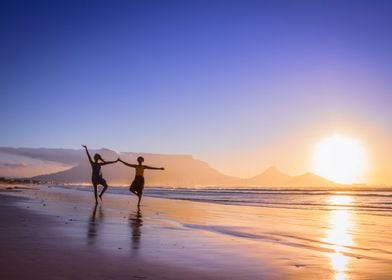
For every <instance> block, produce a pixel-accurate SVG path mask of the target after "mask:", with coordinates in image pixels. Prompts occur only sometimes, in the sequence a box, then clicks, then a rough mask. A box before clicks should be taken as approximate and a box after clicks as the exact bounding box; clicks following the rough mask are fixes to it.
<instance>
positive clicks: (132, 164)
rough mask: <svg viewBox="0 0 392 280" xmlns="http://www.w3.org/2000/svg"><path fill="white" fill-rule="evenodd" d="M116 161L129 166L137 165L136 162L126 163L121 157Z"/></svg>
mask: <svg viewBox="0 0 392 280" xmlns="http://www.w3.org/2000/svg"><path fill="white" fill-rule="evenodd" d="M118 161H120V162H122V163H124V164H125V165H126V166H129V167H133V168H135V167H136V166H137V165H136V164H130V163H128V162H125V161H123V160H122V159H121V158H118Z"/></svg>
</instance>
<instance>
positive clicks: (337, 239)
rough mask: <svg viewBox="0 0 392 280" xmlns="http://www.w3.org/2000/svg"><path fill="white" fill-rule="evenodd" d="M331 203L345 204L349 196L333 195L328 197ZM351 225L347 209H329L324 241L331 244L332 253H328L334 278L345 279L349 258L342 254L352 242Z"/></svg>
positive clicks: (349, 213)
mask: <svg viewBox="0 0 392 280" xmlns="http://www.w3.org/2000/svg"><path fill="white" fill-rule="evenodd" d="M328 202H329V204H331V205H340V206H345V205H349V204H351V203H352V198H351V197H350V196H342V195H335V196H331V197H330V198H329V199H328ZM352 227H353V217H352V213H351V212H349V211H348V210H347V209H335V210H332V211H331V214H330V219H329V227H328V229H327V233H326V238H325V239H324V241H326V242H328V243H330V244H332V249H334V251H335V252H334V253H328V257H329V258H330V260H331V266H332V269H333V271H334V279H335V280H345V279H347V275H346V271H347V266H348V263H349V261H350V258H349V257H347V256H345V255H344V254H343V250H344V248H345V246H352V245H353V244H354V242H353V240H352V236H351V234H350V231H351V229H352Z"/></svg>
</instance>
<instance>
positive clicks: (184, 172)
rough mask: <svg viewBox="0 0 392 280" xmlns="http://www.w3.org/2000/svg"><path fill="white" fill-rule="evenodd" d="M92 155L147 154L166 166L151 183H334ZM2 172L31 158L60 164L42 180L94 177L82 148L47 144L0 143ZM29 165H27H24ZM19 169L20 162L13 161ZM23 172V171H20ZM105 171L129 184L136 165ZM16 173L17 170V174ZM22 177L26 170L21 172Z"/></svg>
mask: <svg viewBox="0 0 392 280" xmlns="http://www.w3.org/2000/svg"><path fill="white" fill-rule="evenodd" d="M90 153H91V155H92V156H93V155H94V154H95V153H99V154H101V156H102V157H103V158H104V159H105V160H106V161H111V160H116V159H117V158H118V157H120V158H121V159H122V160H124V161H127V162H130V163H136V158H137V157H138V156H140V155H141V156H143V157H144V158H145V164H147V165H151V166H156V167H165V171H159V170H147V171H146V172H145V177H146V182H147V185H150V186H173V187H178V186H181V187H195V186H225V187H291V186H293V187H299V186H302V187H322V186H332V185H335V183H333V182H331V181H328V180H326V179H324V178H322V177H320V176H317V175H314V174H311V173H306V174H303V175H300V176H290V175H287V174H285V173H283V172H281V171H280V170H278V169H277V168H276V167H271V168H268V169H267V170H265V171H264V172H262V173H260V174H259V175H256V176H254V177H252V178H248V179H241V178H237V177H232V176H227V175H225V174H222V173H221V172H219V171H218V170H216V169H214V168H212V167H210V166H209V165H208V164H207V163H206V162H204V161H201V160H198V159H195V158H193V157H192V156H191V155H167V154H151V153H133V152H116V151H113V150H109V149H99V150H90ZM0 155H2V159H1V160H0V176H5V174H4V170H5V168H6V167H7V168H8V169H9V168H10V165H9V164H8V165H7V157H10V158H12V160H13V161H14V162H15V160H16V159H17V158H18V157H19V158H21V159H23V160H25V159H30V160H31V161H32V163H30V164H31V166H34V161H37V162H39V163H40V164H43V163H44V164H46V165H48V166H51V164H53V165H54V164H58V165H59V166H61V168H60V169H59V171H58V172H53V168H52V169H50V168H48V171H49V172H47V174H45V173H43V174H42V172H41V173H40V175H38V176H33V179H37V180H42V181H56V182H59V183H88V182H90V178H91V167H90V164H89V162H88V159H87V157H86V153H85V151H84V150H83V149H79V150H73V149H46V148H37V149H35V148H8V147H0ZM25 167H26V166H25ZM14 168H15V172H16V173H17V171H18V170H17V168H18V164H15V165H14ZM21 172H22V171H21ZM102 172H103V175H104V177H105V179H106V180H107V181H108V183H109V184H116V185H117V184H129V183H130V182H131V180H132V179H133V176H134V169H133V168H130V167H127V166H125V165H123V164H122V163H120V162H118V163H115V164H112V165H107V166H103V168H102ZM16 173H15V174H16ZM20 175H21V176H19V177H23V174H20Z"/></svg>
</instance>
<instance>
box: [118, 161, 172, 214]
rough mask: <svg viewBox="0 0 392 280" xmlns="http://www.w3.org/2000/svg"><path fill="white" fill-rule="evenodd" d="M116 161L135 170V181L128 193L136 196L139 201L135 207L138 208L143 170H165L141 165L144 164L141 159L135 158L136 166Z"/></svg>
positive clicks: (141, 192)
mask: <svg viewBox="0 0 392 280" xmlns="http://www.w3.org/2000/svg"><path fill="white" fill-rule="evenodd" d="M118 160H119V161H121V162H122V163H124V164H125V165H126V166H129V167H133V168H135V179H134V180H133V182H132V184H131V186H130V187H129V191H130V192H132V193H133V194H135V195H137V196H138V198H139V201H138V203H137V206H138V207H140V201H141V199H142V195H143V189H144V170H145V169H153V170H165V168H163V167H152V166H148V165H143V162H144V158H143V157H138V158H137V162H138V164H130V163H127V162H125V161H123V160H121V159H120V158H119V159H118Z"/></svg>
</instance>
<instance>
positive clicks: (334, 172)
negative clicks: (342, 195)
mask: <svg viewBox="0 0 392 280" xmlns="http://www.w3.org/2000/svg"><path fill="white" fill-rule="evenodd" d="M366 164H367V162H366V152H365V149H364V148H363V146H362V145H361V144H360V142H359V141H358V140H356V139H352V138H349V137H346V136H342V135H340V134H335V135H333V136H331V137H329V138H327V139H325V140H323V141H321V142H320V143H319V144H318V145H317V146H316V148H315V151H314V153H313V170H314V172H315V173H317V174H318V175H320V176H323V177H325V178H328V179H330V180H333V181H335V182H337V183H342V184H351V183H355V182H358V181H360V180H361V179H362V178H363V175H364V171H365V167H366Z"/></svg>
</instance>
